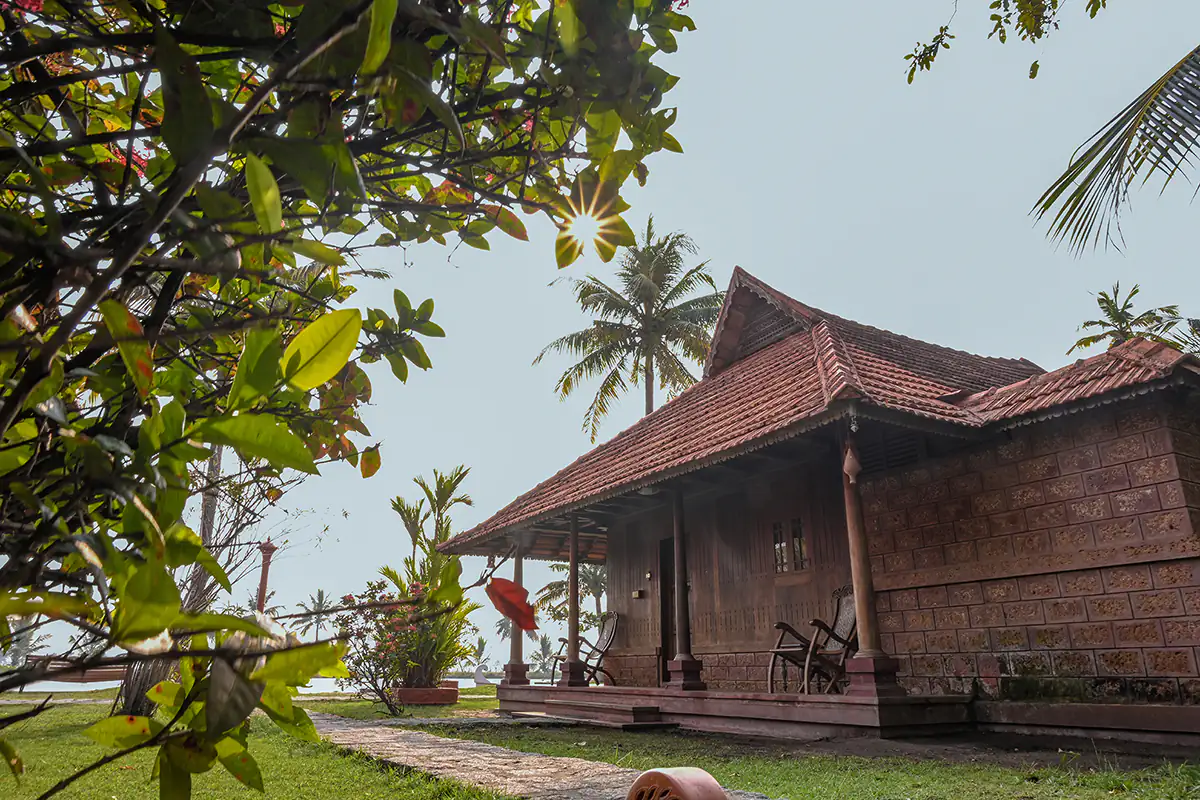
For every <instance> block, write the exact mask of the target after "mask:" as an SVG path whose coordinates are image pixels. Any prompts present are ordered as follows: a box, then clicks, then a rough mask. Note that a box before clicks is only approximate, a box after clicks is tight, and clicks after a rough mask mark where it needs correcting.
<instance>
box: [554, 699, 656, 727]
mask: <svg viewBox="0 0 1200 800" xmlns="http://www.w3.org/2000/svg"><path fill="white" fill-rule="evenodd" d="M546 711H547V712H549V713H551V714H559V713H561V714H567V715H573V716H580V717H587V718H589V719H606V720H612V721H615V722H658V721H660V720H661V719H662V717H661V716H660V715H659V711H658V706H645V705H631V704H622V703H613V702H597V701H595V700H582V699H578V700H577V699H574V698H569V697H562V698H559V697H555V698H552V699H548V700H546Z"/></svg>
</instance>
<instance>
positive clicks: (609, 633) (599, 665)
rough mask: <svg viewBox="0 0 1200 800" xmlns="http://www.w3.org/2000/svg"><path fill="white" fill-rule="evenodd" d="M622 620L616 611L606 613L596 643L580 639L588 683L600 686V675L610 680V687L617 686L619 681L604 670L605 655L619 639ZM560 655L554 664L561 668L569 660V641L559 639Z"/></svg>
mask: <svg viewBox="0 0 1200 800" xmlns="http://www.w3.org/2000/svg"><path fill="white" fill-rule="evenodd" d="M619 620H620V615H619V614H617V613H616V612H614V611H609V612H608V613H606V614H605V615H604V616H603V618H602V619H601V621H600V633H599V635H598V636H597V637H596V643H595V644H592V643H591V642H589V641H588V640H587V639H586V638H584V637H583V636H580V637H579V660H580V661H582V662H583V676H584V678H585V679H586V680H587V682H588V683H591V682H592V681H595V682H596V685H597V686H599V685H600V675H603V676H604V677H605V678H607V679H608V681H607V682H608V684H609V685H610V686H616V685H617V680H616V678H614V677H613V676H612V673H611V672H609V671H608V670H606V669H605V668H604V654H605V653H607V652H608V649H609V648H610V647H612V645H613V642H614V641H616V638H617V623H618V622H619ZM558 641H559V648H558V655H556V656H555V657H554V663H555V665H556V666H557V667H559V668H561V667H562V665H563V663H564V662H565V661H566V660H567V640H566V639H565V638H561V637H560V638H559V640H558Z"/></svg>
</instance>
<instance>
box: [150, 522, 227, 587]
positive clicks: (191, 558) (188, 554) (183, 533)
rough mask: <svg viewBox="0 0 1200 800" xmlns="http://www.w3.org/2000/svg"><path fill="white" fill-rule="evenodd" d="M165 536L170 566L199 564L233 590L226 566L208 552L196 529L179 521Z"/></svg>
mask: <svg viewBox="0 0 1200 800" xmlns="http://www.w3.org/2000/svg"><path fill="white" fill-rule="evenodd" d="M163 538H164V543H165V546H166V547H165V551H164V552H165V555H166V560H167V566H168V567H172V568H174V567H182V566H184V565H186V564H199V565H200V566H202V567H204V570H205V571H206V572H208V574H209V575H211V576H212V577H213V578H214V579H215V580H216V581H217V583H219V584H221V587H222V588H223V589H225V591H227V592H228V591H231V587H230V585H229V576H228V575H226V574H225V568H224V567H222V566H221V565H220V563H218V561H217V560H216V559H215V558H213V555H212V553H210V552H208V550H207V549H206V548H205V547H204V543H203V542H201V541H200V537H199V536H197V535H196V532H195V531H193V530H192V529H191V528H189V527H188V526H186V525H184V524H183V523H181V522H177V523H175V524H174V525H172V526H171V527H170V528H168V529H167V532H166V534H164V537H163Z"/></svg>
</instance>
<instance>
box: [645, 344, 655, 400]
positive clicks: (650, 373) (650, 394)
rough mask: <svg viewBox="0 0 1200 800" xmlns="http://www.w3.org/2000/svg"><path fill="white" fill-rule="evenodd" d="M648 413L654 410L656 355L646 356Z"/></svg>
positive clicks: (648, 354) (649, 354)
mask: <svg viewBox="0 0 1200 800" xmlns="http://www.w3.org/2000/svg"><path fill="white" fill-rule="evenodd" d="M645 378H646V413H647V414H649V413H650V412H651V411H653V410H654V354H653V353H647V354H646V375H645Z"/></svg>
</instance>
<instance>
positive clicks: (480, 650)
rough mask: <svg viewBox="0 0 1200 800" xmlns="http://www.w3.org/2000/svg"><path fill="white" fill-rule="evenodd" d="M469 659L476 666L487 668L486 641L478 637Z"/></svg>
mask: <svg viewBox="0 0 1200 800" xmlns="http://www.w3.org/2000/svg"><path fill="white" fill-rule="evenodd" d="M471 658H472V660H473V661H474V662H475V665H476V666H480V665H482V666H483V667H484V669H486V668H487V639H484V638H483V637H482V636H480V637H479V641H477V642H475V646H474V647H473V648H472V649H471Z"/></svg>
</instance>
